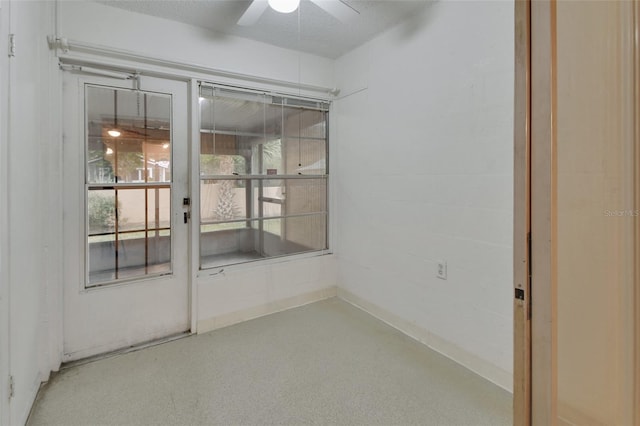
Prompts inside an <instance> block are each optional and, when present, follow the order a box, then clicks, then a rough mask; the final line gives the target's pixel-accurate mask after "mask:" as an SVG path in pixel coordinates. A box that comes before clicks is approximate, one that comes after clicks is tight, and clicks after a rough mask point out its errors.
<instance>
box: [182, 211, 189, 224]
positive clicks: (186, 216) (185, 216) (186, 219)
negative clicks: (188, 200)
mask: <svg viewBox="0 0 640 426" xmlns="http://www.w3.org/2000/svg"><path fill="white" fill-rule="evenodd" d="M182 217H183V218H184V223H187V222H188V221H189V219H191V212H184V213H182Z"/></svg>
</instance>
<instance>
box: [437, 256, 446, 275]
mask: <svg viewBox="0 0 640 426" xmlns="http://www.w3.org/2000/svg"><path fill="white" fill-rule="evenodd" d="M436 277H438V278H440V279H441V280H446V279H447V262H446V261H445V260H439V261H438V271H437V272H436Z"/></svg>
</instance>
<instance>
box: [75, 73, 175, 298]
mask: <svg viewBox="0 0 640 426" xmlns="http://www.w3.org/2000/svg"><path fill="white" fill-rule="evenodd" d="M85 96H86V102H85V105H86V111H85V113H86V129H87V130H86V135H87V141H86V179H87V182H86V183H87V197H86V199H87V219H88V220H87V269H88V270H87V275H88V282H87V287H91V286H96V285H101V284H105V283H109V282H112V281H116V280H122V279H131V278H136V277H144V276H147V275H150V274H166V273H170V272H171V223H170V217H171V97H170V96H169V95H162V94H157V93H147V92H142V91H135V90H126V89H116V88H110V87H102V86H92V85H87V86H86V87H85Z"/></svg>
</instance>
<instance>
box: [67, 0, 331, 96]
mask: <svg viewBox="0 0 640 426" xmlns="http://www.w3.org/2000/svg"><path fill="white" fill-rule="evenodd" d="M58 5H59V28H58V35H59V36H60V37H65V38H67V39H69V40H77V41H83V42H87V43H92V44H97V45H102V46H109V47H113V48H117V49H122V50H128V51H133V52H136V53H141V54H145V55H149V56H153V57H156V58H160V59H170V60H173V61H181V62H184V63H187V64H191V65H201V66H205V67H209V68H214V69H218V70H224V71H231V72H234V73H242V74H247V75H253V76H259V77H263V78H270V79H276V80H284V81H290V82H294V83H297V82H298V81H299V82H300V83H302V84H309V85H315V86H322V87H333V83H334V82H333V61H332V60H330V59H327V58H322V57H319V56H315V55H309V54H305V53H299V52H296V51H293V50H288V49H282V48H278V47H274V46H271V45H268V44H265V43H260V42H256V41H252V40H248V39H243V38H240V37H234V36H227V35H221V34H217V33H214V32H211V31H207V30H205V29H202V28H198V27H194V26H190V25H186V24H182V23H179V22H173V21H169V20H166V19H161V18H156V17H153V16H147V15H143V14H139V13H133V12H128V11H125V10H121V9H117V8H114V7H110V6H104V5H102V4H98V3H94V2H89V1H71V0H64V1H59V2H58ZM298 64H299V65H300V67H299V68H298ZM298 69H300V73H298Z"/></svg>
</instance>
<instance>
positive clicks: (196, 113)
mask: <svg viewBox="0 0 640 426" xmlns="http://www.w3.org/2000/svg"><path fill="white" fill-rule="evenodd" d="M188 91H189V98H188V104H189V111H188V113H187V114H188V121H189V122H188V123H187V125H188V130H187V132H188V133H189V136H188V137H187V145H188V148H187V151H188V153H187V159H188V163H189V165H188V166H187V173H188V180H189V198H190V199H191V206H190V207H189V211H190V213H191V220H190V221H189V230H188V231H187V232H188V233H189V241H188V249H189V265H190V267H189V290H190V292H191V298H190V301H191V309H190V311H191V332H192V333H197V332H198V285H197V278H198V272H199V269H200V226H194V223H197V224H199V223H200V110H199V104H198V98H199V96H200V82H199V81H198V80H196V79H191V80H190V81H189V84H188Z"/></svg>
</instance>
